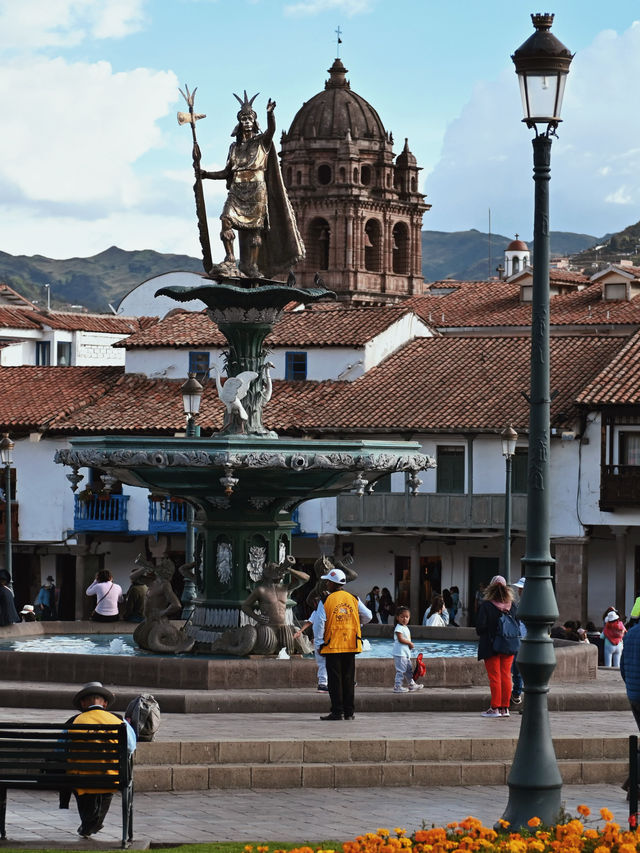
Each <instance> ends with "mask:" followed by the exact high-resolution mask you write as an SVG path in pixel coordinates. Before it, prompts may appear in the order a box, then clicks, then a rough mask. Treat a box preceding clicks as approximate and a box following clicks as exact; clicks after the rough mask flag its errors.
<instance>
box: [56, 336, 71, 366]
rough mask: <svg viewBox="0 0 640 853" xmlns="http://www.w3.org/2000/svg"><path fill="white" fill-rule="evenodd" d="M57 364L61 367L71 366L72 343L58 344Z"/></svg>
mask: <svg viewBox="0 0 640 853" xmlns="http://www.w3.org/2000/svg"><path fill="white" fill-rule="evenodd" d="M56 364H58V365H60V367H68V366H69V365H70V364H71V341H58V343H57V344H56Z"/></svg>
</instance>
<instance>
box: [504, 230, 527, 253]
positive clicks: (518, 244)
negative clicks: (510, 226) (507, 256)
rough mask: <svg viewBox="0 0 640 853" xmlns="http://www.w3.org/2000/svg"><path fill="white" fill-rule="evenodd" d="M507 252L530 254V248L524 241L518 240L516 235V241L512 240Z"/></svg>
mask: <svg viewBox="0 0 640 853" xmlns="http://www.w3.org/2000/svg"><path fill="white" fill-rule="evenodd" d="M505 251H507V252H528V251H529V247H528V246H527V244H526V243H525V242H523V241H522V240H518V235H517V234H516V239H515V240H512V241H511V242H510V243H509V245H508V246H507V248H506V249H505Z"/></svg>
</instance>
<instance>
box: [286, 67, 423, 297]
mask: <svg viewBox="0 0 640 853" xmlns="http://www.w3.org/2000/svg"><path fill="white" fill-rule="evenodd" d="M346 74H347V69H346V68H345V67H344V65H343V64H342V61H341V60H340V59H336V60H335V62H334V63H333V65H332V66H331V68H330V69H329V79H328V80H327V81H326V83H325V87H324V91H323V92H319V93H318V94H317V95H315V96H314V97H313V98H311V100H309V101H307V102H306V103H305V104H303V106H302V108H301V109H300V110H299V111H298V113H297V114H296V116H295V117H294V119H293V121H292V122H291V127H290V128H289V131H288V132H287V133H283V134H282V140H281V144H282V148H281V152H280V157H281V160H282V174H283V176H284V180H285V183H286V186H287V192H288V194H289V198H290V200H291V203H292V205H293V208H294V210H295V212H296V217H297V220H298V228H299V229H300V233H301V235H302V239H303V240H304V243H305V247H306V251H307V256H306V259H305V260H304V261H301V262H300V263H299V264H298V265H297V266H296V268H295V275H296V279H297V282H298V284H299V285H302V286H303V287H309V286H311V285H312V284H313V278H314V276H315V274H316V273H319V274H320V276H321V277H322V279H323V280H324V283H325V286H326V287H328V288H330V289H331V290H335V291H336V292H337V293H338V297H339V299H341V300H344V301H353V302H358V303H370V304H381V303H389V302H396V301H398V300H400V299H402V298H403V297H405V296H411V295H414V294H418V293H421V292H422V290H423V285H424V280H423V277H422V242H421V230H422V216H423V214H424V212H425V211H426V210H429V208H430V207H431V205H428V204H425V202H424V196H423V194H422V193H420V192H419V189H418V186H419V181H418V177H419V172H420V168H419V167H418V164H417V162H416V158H415V157H414V156H413V154H412V153H411V151H410V150H409V145H408V142H407V140H405V144H404V148H403V150H402V152H401V153H400V154H399V155H398V156H397V157H395V155H394V153H393V137H392V135H391V134H390V133H387V132H386V130H385V129H384V125H383V124H382V121H381V120H380V116H379V115H378V113H377V112H376V111H375V110H374V108H373V107H372V106H371V104H369V103H367V101H365V100H364V98H361V97H360V95H357V94H356V93H355V92H353V91H352V90H351V86H350V84H349V81H348V80H347V78H346Z"/></svg>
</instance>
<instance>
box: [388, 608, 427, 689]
mask: <svg viewBox="0 0 640 853" xmlns="http://www.w3.org/2000/svg"><path fill="white" fill-rule="evenodd" d="M410 618H411V613H410V611H409V608H408V607H399V608H398V609H397V610H396V625H395V628H394V629H393V662H394V663H395V665H396V683H395V686H394V688H393V692H394V693H408V692H409V691H412V692H413V691H414V690H421V689H422V688H423V687H424V684H416V682H415V681H414V680H413V664H412V663H411V650H412V649H413V643H412V642H411V631H410V630H409V627H408V626H409V619H410ZM405 681H406V683H407V684H408V685H409V686H408V687H405V686H404V682H405Z"/></svg>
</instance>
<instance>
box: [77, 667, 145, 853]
mask: <svg viewBox="0 0 640 853" xmlns="http://www.w3.org/2000/svg"><path fill="white" fill-rule="evenodd" d="M114 699H115V696H114V694H113V693H112V692H111V691H110V690H107V688H106V687H104V686H103V685H102V683H101V682H100V681H90V682H89V684H85V685H84V687H83V688H82V690H79V691H78V692H77V693H76V695H75V696H74V697H73V704H74V707H76V708H77V709H78V710H79V711H81V713H80V714H78V715H77V716H76V717H73V718H72V719H71V720H69V721H68V724H69V725H75V726H79V725H90V726H96V725H100V724H104V725H107V726H117V725H122V726H126V727H127V751H128V753H129V755H131V754H132V753H133V752H135V748H136V736H135V732H134V731H133V729H132V728H131V726H130V725H129V723H127V722H126V720H122V719H121V718H120V717H118V716H116V715H115V714H111V713H110V712H109V711H107V710H106V709H107V707H108V706H109V705H110V704H111V703H112V702H113V700H114ZM76 772H81V771H76ZM107 772H115V771H107ZM78 781H80V780H78ZM74 793H75V797H76V801H77V803H78V814H79V815H80V820H81V821H82V823H81V824H80V826H79V827H78V835H81V836H82V837H83V838H88V836H90V835H95V833H96V832H100V830H101V829H102V826H103V824H104V819H105V817H106V816H107V812H108V811H109V806H110V805H111V800H112V798H113V794H112V792H111V791H104V790H103V791H100V790H95V789H92V790H85V789H82V788H78V789H77V790H76V791H75V792H74Z"/></svg>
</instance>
